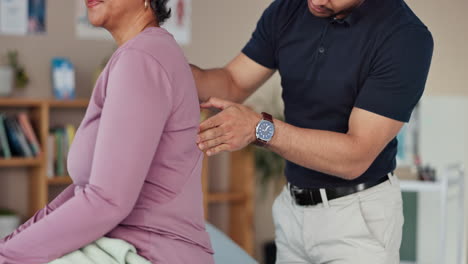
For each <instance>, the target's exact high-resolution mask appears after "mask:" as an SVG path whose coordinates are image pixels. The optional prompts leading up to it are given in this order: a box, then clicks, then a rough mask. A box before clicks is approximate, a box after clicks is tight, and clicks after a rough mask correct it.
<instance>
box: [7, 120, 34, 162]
mask: <svg viewBox="0 0 468 264" xmlns="http://www.w3.org/2000/svg"><path fill="white" fill-rule="evenodd" d="M12 122H13V125H14V126H15V130H16V131H15V132H16V135H17V137H18V140H19V143H20V146H21V151H22V152H23V157H26V158H32V157H33V151H32V149H31V147H30V146H29V144H28V141H27V140H26V136H25V134H24V132H23V130H22V129H21V126H20V124H19V122H18V119H17V118H12Z"/></svg>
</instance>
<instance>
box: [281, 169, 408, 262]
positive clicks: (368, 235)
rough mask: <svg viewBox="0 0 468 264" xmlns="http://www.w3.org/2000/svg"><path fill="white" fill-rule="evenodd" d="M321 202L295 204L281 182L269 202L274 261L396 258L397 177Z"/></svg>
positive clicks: (398, 237)
mask: <svg viewBox="0 0 468 264" xmlns="http://www.w3.org/2000/svg"><path fill="white" fill-rule="evenodd" d="M323 198H325V196H324V193H322V200H324V202H323V203H322V204H318V205H315V206H308V207H304V206H298V205H296V204H295V203H294V201H293V199H292V197H291V195H290V194H289V190H288V189H287V188H286V187H285V189H284V190H283V192H282V193H281V194H280V195H279V196H278V197H277V198H276V200H275V202H274V204H273V218H274V222H275V229H276V230H275V233H276V246H277V250H278V251H277V260H276V263H277V264H286V263H288V264H292V263H297V264H299V263H308V264H309V263H310V264H312V263H313V264H322V263H327V264H350V263H359V264H380V263H382V264H394V263H400V256H399V249H400V244H401V235H402V226H403V209H402V199H401V190H400V184H399V182H398V179H397V178H396V177H394V176H392V177H391V181H386V182H384V183H382V184H380V185H377V186H375V187H372V188H369V189H367V190H364V191H361V192H358V193H355V194H351V195H348V196H345V197H342V198H338V199H334V200H331V201H327V200H326V199H323Z"/></svg>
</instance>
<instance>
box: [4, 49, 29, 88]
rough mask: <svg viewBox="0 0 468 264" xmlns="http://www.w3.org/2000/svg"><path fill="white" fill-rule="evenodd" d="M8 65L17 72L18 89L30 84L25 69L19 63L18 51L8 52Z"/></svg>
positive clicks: (16, 83) (16, 82)
mask: <svg viewBox="0 0 468 264" xmlns="http://www.w3.org/2000/svg"><path fill="white" fill-rule="evenodd" d="M7 57H8V64H9V65H10V67H12V68H13V71H14V72H15V86H16V87H18V88H24V87H26V86H27V85H28V83H29V77H28V75H27V74H26V70H25V69H24V67H23V66H22V65H21V64H20V63H19V62H18V51H16V50H12V51H8V53H7Z"/></svg>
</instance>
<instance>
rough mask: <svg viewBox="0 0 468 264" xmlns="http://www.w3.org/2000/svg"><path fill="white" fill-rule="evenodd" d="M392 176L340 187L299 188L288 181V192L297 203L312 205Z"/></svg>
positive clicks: (370, 185)
mask: <svg viewBox="0 0 468 264" xmlns="http://www.w3.org/2000/svg"><path fill="white" fill-rule="evenodd" d="M391 177H393V176H391V174H388V175H383V176H381V177H380V178H378V179H377V180H373V181H369V182H364V183H359V184H354V185H349V186H340V187H329V188H301V187H298V186H296V185H294V184H291V183H288V189H289V193H290V194H291V197H292V198H293V200H294V201H295V202H296V204H297V205H301V206H313V205H317V204H320V203H322V202H323V199H327V200H333V199H338V198H341V197H345V196H348V195H351V194H355V193H358V192H361V191H364V190H367V189H370V188H372V187H375V186H377V185H379V184H381V183H384V182H386V181H388V180H390V178H391ZM324 197H325V198H324Z"/></svg>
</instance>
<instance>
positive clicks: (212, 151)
mask: <svg viewBox="0 0 468 264" xmlns="http://www.w3.org/2000/svg"><path fill="white" fill-rule="evenodd" d="M229 150H230V147H229V145H228V144H221V145H218V146H216V147H214V148H211V149H209V150H208V151H207V152H206V155H208V156H213V155H216V154H219V153H222V152H226V151H229Z"/></svg>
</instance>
